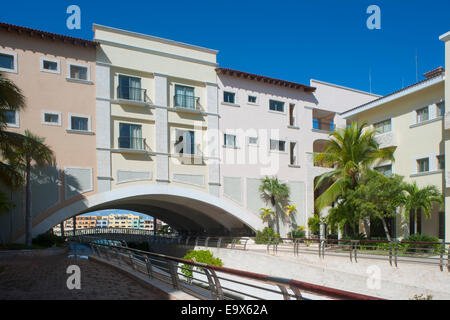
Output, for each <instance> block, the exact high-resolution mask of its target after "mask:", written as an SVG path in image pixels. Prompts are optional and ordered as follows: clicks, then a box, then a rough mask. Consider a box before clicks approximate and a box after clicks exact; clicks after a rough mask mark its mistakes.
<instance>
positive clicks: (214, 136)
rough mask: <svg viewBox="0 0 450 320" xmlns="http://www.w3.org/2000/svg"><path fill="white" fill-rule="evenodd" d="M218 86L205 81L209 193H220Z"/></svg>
mask: <svg viewBox="0 0 450 320" xmlns="http://www.w3.org/2000/svg"><path fill="white" fill-rule="evenodd" d="M217 91H218V86H217V84H216V83H206V107H207V112H209V113H212V114H208V115H207V119H206V121H207V124H208V129H207V132H206V137H207V139H206V156H207V157H208V160H207V162H206V163H207V165H208V185H209V193H210V194H212V195H215V196H216V197H219V195H220V192H219V191H220V159H219V157H220V153H219V143H220V141H219V115H218V113H219V107H218V92H217Z"/></svg>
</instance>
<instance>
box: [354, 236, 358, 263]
mask: <svg viewBox="0 0 450 320" xmlns="http://www.w3.org/2000/svg"><path fill="white" fill-rule="evenodd" d="M358 242H359V240H356V241H355V262H358Z"/></svg>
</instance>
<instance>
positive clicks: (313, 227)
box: [308, 214, 320, 235]
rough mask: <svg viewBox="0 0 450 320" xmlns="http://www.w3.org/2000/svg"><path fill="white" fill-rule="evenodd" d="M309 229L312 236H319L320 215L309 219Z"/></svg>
mask: <svg viewBox="0 0 450 320" xmlns="http://www.w3.org/2000/svg"><path fill="white" fill-rule="evenodd" d="M308 228H309V230H310V231H311V233H312V234H315V235H319V233H320V216H319V215H318V214H314V215H313V216H312V217H311V218H309V219H308Z"/></svg>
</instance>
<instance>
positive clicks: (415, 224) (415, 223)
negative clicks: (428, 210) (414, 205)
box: [414, 209, 419, 234]
mask: <svg viewBox="0 0 450 320" xmlns="http://www.w3.org/2000/svg"><path fill="white" fill-rule="evenodd" d="M417 222H419V219H417V209H416V210H414V234H417Z"/></svg>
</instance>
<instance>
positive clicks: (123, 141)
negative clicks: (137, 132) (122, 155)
mask: <svg viewBox="0 0 450 320" xmlns="http://www.w3.org/2000/svg"><path fill="white" fill-rule="evenodd" d="M118 140H119V141H118V142H119V149H124V150H130V151H134V152H136V151H137V152H144V151H145V139H144V138H134V137H119V139H118Z"/></svg>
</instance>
